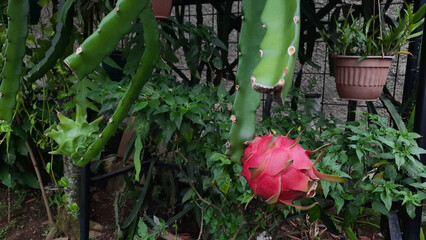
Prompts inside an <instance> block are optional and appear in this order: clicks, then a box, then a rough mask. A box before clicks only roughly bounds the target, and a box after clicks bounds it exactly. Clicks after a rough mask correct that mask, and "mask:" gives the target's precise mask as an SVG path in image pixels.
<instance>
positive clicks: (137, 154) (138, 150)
mask: <svg viewBox="0 0 426 240" xmlns="http://www.w3.org/2000/svg"><path fill="white" fill-rule="evenodd" d="M142 147H143V145H142V137H141V136H140V135H139V134H138V135H137V137H136V140H135V157H134V159H135V160H134V164H135V171H136V173H135V180H136V181H139V180H140V178H139V176H140V173H141V152H142Z"/></svg>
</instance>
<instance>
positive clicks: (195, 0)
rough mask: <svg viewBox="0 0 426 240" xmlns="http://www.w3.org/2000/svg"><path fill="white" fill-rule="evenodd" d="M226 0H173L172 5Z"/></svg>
mask: <svg viewBox="0 0 426 240" xmlns="http://www.w3.org/2000/svg"><path fill="white" fill-rule="evenodd" d="M227 1H228V0H173V5H175V6H176V5H194V4H197V3H216V2H219V3H222V2H227ZM233 1H234V2H238V1H241V0H233Z"/></svg>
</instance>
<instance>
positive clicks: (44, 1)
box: [37, 0, 50, 7]
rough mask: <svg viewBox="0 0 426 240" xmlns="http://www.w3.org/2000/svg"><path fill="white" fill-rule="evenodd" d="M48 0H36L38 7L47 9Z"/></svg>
mask: <svg viewBox="0 0 426 240" xmlns="http://www.w3.org/2000/svg"><path fill="white" fill-rule="evenodd" d="M49 2H50V1H49V0H38V1H37V4H38V5H39V6H40V7H47V6H49Z"/></svg>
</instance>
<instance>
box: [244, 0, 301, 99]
mask: <svg viewBox="0 0 426 240" xmlns="http://www.w3.org/2000/svg"><path fill="white" fill-rule="evenodd" d="M261 20H262V27H263V28H265V29H266V34H265V37H264V38H263V40H262V43H261V44H260V48H259V50H258V51H259V52H258V54H259V55H260V56H261V58H262V59H261V61H260V62H259V64H258V65H257V67H256V68H255V69H254V71H253V75H252V76H251V81H252V85H253V88H254V89H255V90H256V91H259V92H262V93H271V94H274V95H275V96H277V95H278V96H279V94H280V93H281V97H282V100H283V101H284V100H285V97H286V96H287V93H288V91H289V89H290V86H291V84H292V78H293V73H294V65H295V62H296V57H297V50H298V48H299V38H300V0H285V1H272V0H269V1H266V4H265V8H264V10H263V12H262V16H261Z"/></svg>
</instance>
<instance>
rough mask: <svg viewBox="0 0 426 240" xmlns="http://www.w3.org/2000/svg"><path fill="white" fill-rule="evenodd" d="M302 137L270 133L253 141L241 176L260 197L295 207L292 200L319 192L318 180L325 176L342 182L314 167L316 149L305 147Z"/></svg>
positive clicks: (247, 151) (340, 180)
mask: <svg viewBox="0 0 426 240" xmlns="http://www.w3.org/2000/svg"><path fill="white" fill-rule="evenodd" d="M298 139H299V138H298ZM298 139H297V140H293V139H290V138H288V137H287V136H274V135H272V134H267V135H264V136H260V137H258V136H255V137H254V139H253V140H252V141H250V143H249V145H248V147H247V148H246V150H245V151H244V155H243V156H242V157H241V162H242V164H243V171H242V174H241V175H242V176H244V177H245V179H246V180H247V182H248V184H249V186H250V188H251V189H252V190H253V192H254V195H255V196H260V197H261V198H263V199H264V200H266V202H267V203H282V204H287V205H291V206H294V205H293V204H292V203H291V202H292V201H294V200H299V199H302V198H307V197H313V196H314V195H315V189H316V186H317V181H318V180H319V179H321V178H322V177H323V176H327V177H328V178H332V180H331V181H336V182H342V178H338V177H334V176H329V175H325V174H321V173H319V172H318V171H316V170H314V163H312V161H311V160H310V159H309V154H310V153H313V151H308V150H305V149H303V148H302V146H300V145H299V144H298ZM321 149H322V148H319V149H318V150H316V151H315V152H317V151H319V150H321ZM325 178H326V177H325ZM333 178H334V180H333ZM327 180H330V179H327ZM296 207H298V206H296Z"/></svg>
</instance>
